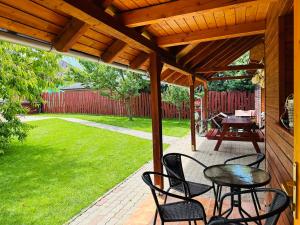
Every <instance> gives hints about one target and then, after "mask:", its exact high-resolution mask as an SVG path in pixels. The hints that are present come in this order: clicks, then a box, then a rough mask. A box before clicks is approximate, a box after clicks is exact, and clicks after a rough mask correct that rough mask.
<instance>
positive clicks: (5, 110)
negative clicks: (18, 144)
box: [0, 41, 60, 153]
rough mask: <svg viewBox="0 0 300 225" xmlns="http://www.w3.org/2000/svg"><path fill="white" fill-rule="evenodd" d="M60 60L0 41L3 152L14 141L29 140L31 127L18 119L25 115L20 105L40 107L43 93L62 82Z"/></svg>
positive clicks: (0, 145) (0, 140) (44, 53)
mask: <svg viewBox="0 0 300 225" xmlns="http://www.w3.org/2000/svg"><path fill="white" fill-rule="evenodd" d="M59 59H60V56H59V55H57V54H53V53H50V52H45V51H42V50H37V49H33V48H28V47H24V46H21V45H17V44H11V43H8V42H3V41H0V80H1V82H0V85H1V87H0V99H1V104H0V111H1V112H0V113H1V118H0V152H2V153H3V152H4V149H5V148H7V146H8V144H9V143H10V141H11V139H12V138H14V137H16V138H18V139H19V140H24V138H25V137H26V134H27V131H28V129H29V127H28V125H26V124H23V123H21V122H20V120H19V118H18V117H17V115H18V114H24V113H26V110H25V109H24V108H23V107H22V106H21V103H22V101H23V100H27V101H29V102H31V103H34V104H38V103H39V102H41V101H42V99H41V92H42V91H43V90H44V89H45V88H48V87H51V86H52V87H53V86H54V84H56V83H58V82H59V80H60V79H59V77H58V76H57V74H58V71H59V66H58V60H59Z"/></svg>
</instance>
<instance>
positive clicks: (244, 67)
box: [196, 64, 265, 73]
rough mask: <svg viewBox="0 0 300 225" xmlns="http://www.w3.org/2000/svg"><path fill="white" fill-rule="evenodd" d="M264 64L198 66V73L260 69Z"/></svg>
mask: <svg viewBox="0 0 300 225" xmlns="http://www.w3.org/2000/svg"><path fill="white" fill-rule="evenodd" d="M264 67H265V66H264V65H263V64H248V65H235V66H220V67H211V68H197V69H196V72H197V73H216V72H224V71H235V70H258V69H263V68H264Z"/></svg>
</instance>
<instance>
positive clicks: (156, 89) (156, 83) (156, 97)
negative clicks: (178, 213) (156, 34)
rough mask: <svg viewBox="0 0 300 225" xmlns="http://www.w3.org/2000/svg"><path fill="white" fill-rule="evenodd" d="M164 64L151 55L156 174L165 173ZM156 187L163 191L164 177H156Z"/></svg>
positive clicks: (155, 55)
mask: <svg viewBox="0 0 300 225" xmlns="http://www.w3.org/2000/svg"><path fill="white" fill-rule="evenodd" d="M162 66H163V65H162V63H161V61H160V58H159V57H158V55H157V54H155V53H151V54H150V67H149V73H150V88H151V116H152V142H153V169H154V172H158V173H163V166H162V163H161V158H162V156H163V143H162V120H161V119H162V118H161V116H162V115H161V91H160V90H161V89H160V73H161V69H162ZM154 182H155V185H159V186H160V187H161V188H162V189H163V187H164V182H163V178H162V177H158V176H155V179H154Z"/></svg>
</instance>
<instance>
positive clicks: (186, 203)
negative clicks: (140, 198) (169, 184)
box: [142, 172, 207, 225]
mask: <svg viewBox="0 0 300 225" xmlns="http://www.w3.org/2000/svg"><path fill="white" fill-rule="evenodd" d="M154 175H155V176H162V177H165V178H168V179H172V180H174V181H175V180H176V181H178V182H180V184H181V185H182V186H183V187H182V188H183V190H184V192H185V194H186V195H189V188H188V184H187V183H186V182H185V181H184V180H180V179H178V178H176V177H172V176H168V175H164V174H161V173H155V172H145V173H143V175H142V179H143V181H144V182H145V183H146V184H147V185H148V186H149V187H150V189H151V192H152V195H153V198H154V201H155V204H156V212H155V216H154V221H153V224H156V218H157V213H158V214H159V216H160V218H161V221H162V223H161V224H162V225H163V224H164V223H165V222H177V221H188V222H189V224H191V221H194V223H195V224H196V221H197V220H203V221H204V223H205V224H206V223H207V221H206V214H205V211H204V207H203V205H202V204H201V203H200V202H198V201H196V200H194V199H191V198H189V197H183V196H179V195H176V194H172V193H169V192H166V191H164V190H162V189H160V188H158V187H157V186H155V185H154V184H153V182H152V178H151V176H154ZM156 192H158V193H159V194H163V195H166V196H170V197H173V198H175V199H177V200H180V201H177V202H173V203H168V204H165V203H164V204H160V203H159V201H158V198H157V195H156Z"/></svg>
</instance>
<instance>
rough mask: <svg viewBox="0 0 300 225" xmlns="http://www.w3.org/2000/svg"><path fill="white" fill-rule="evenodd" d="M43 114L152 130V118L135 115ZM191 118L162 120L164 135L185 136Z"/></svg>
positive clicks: (147, 130)
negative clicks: (129, 117) (133, 116)
mask: <svg viewBox="0 0 300 225" xmlns="http://www.w3.org/2000/svg"><path fill="white" fill-rule="evenodd" d="M38 115H43V116H60V117H73V118H79V119H84V120H89V121H93V122H98V123H105V124H110V125H114V126H119V127H126V128H130V129H134V130H140V131H146V132H151V131H152V122H151V119H150V118H142V117H135V118H134V119H133V121H129V120H128V118H127V117H121V116H106V115H87V114H38ZM189 124H190V123H189V120H180V121H179V120H177V119H164V120H163V121H162V126H163V135H167V136H173V137H183V136H185V135H186V134H187V133H188V132H189V130H190V127H189V126H190V125H189Z"/></svg>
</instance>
